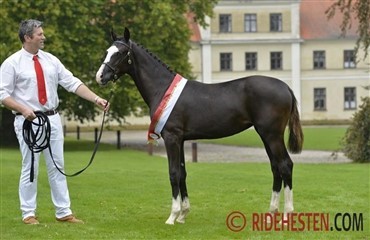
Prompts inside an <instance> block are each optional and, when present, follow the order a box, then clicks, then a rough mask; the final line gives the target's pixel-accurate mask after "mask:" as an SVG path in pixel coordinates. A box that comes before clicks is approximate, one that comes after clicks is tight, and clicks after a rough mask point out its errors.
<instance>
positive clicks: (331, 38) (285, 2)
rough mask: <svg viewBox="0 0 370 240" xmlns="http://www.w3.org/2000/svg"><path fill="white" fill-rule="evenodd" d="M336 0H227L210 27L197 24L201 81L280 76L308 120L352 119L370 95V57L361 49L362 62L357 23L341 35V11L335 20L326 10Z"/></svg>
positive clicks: (195, 62)
mask: <svg viewBox="0 0 370 240" xmlns="http://www.w3.org/2000/svg"><path fill="white" fill-rule="evenodd" d="M332 3H333V2H332V1H313V0H302V1H300V0H271V1H270V0H220V1H219V2H218V4H217V5H216V6H215V8H214V16H213V18H209V19H208V23H209V26H208V27H207V28H205V29H203V28H201V27H199V26H198V25H197V24H196V23H194V22H191V23H190V25H191V28H192V30H193V36H192V38H191V44H192V50H191V52H190V53H189V59H190V62H191V63H192V67H193V74H194V75H195V76H197V79H196V80H197V81H201V82H205V83H217V82H223V81H227V80H231V79H236V78H240V77H244V76H250V75H267V76H272V77H276V78H279V79H281V80H283V81H284V82H286V83H287V84H288V85H289V86H290V87H291V88H292V89H293V91H294V93H295V95H296V98H297V100H298V102H299V109H300V112H301V119H302V120H348V119H350V118H351V117H352V115H353V113H354V112H355V111H356V110H357V109H358V107H359V105H360V104H361V97H365V96H370V94H369V90H366V89H365V88H364V86H369V85H370V77H369V74H370V73H369V67H370V65H369V58H370V57H369V56H368V57H367V59H364V53H363V52H361V51H360V52H359V56H357V60H358V61H356V59H355V57H354V47H355V43H356V40H357V35H356V31H355V30H356V26H357V23H356V21H354V22H353V23H352V29H351V30H350V31H348V32H347V34H346V37H345V38H344V37H341V31H340V23H341V20H342V16H341V14H340V13H337V14H336V15H335V16H334V18H333V19H331V20H328V18H327V16H326V14H325V11H326V10H327V9H328V8H329V6H330V5H331V4H332ZM189 19H190V20H191V17H189ZM369 55H370V54H369ZM256 104H258V103H256Z"/></svg>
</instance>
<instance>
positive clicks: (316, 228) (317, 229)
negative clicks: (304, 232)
mask: <svg viewBox="0 0 370 240" xmlns="http://www.w3.org/2000/svg"><path fill="white" fill-rule="evenodd" d="M319 217H320V213H314V214H313V230H314V231H315V232H317V231H320V228H319V227H318V226H317V225H318V223H319Z"/></svg>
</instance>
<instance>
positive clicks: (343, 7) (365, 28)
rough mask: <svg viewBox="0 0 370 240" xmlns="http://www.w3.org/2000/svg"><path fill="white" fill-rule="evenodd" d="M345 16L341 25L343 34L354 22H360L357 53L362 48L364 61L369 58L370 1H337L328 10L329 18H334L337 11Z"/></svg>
mask: <svg viewBox="0 0 370 240" xmlns="http://www.w3.org/2000/svg"><path fill="white" fill-rule="evenodd" d="M337 10H339V11H340V12H341V13H342V14H343V20H342V24H341V26H340V27H341V31H342V34H343V35H345V34H346V31H347V30H348V29H350V28H351V26H352V21H353V20H354V19H356V21H358V22H359V25H358V29H357V33H358V35H359V38H358V39H357V42H356V48H355V52H356V53H358V50H359V49H360V46H361V45H362V48H363V50H364V52H365V56H364V59H365V58H366V57H367V54H368V50H369V46H370V21H369V19H370V1H369V0H336V1H335V2H334V3H333V4H332V5H331V6H330V7H329V9H327V10H326V14H327V16H328V18H332V17H333V16H334V15H335V14H336V11H337ZM353 15H354V16H353Z"/></svg>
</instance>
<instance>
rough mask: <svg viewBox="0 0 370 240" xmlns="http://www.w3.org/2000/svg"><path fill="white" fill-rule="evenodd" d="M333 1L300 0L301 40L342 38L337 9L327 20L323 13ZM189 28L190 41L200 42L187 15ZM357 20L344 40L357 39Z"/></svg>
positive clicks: (195, 29) (341, 15)
mask: <svg viewBox="0 0 370 240" xmlns="http://www.w3.org/2000/svg"><path fill="white" fill-rule="evenodd" d="M333 3H335V0H301V2H300V35H301V38H302V39H307V40H308V39H337V38H340V37H341V36H342V31H341V29H340V26H341V24H342V20H343V14H342V13H341V12H340V11H339V10H338V9H337V11H336V12H335V15H334V16H333V17H332V18H331V19H328V17H327V14H326V13H325V11H326V10H327V9H328V8H329V7H330V6H331V5H332V4H333ZM187 19H188V24H189V28H190V29H191V31H192V36H191V38H190V41H192V42H199V41H200V40H201V35H200V29H199V25H198V24H197V22H196V21H195V20H194V14H193V13H188V14H187ZM357 28H358V20H357V19H354V18H352V22H351V28H350V29H348V30H347V32H346V36H345V37H346V38H357V37H358V34H357V33H356V31H357Z"/></svg>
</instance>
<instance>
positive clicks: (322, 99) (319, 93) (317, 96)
mask: <svg viewBox="0 0 370 240" xmlns="http://www.w3.org/2000/svg"><path fill="white" fill-rule="evenodd" d="M313 95H314V96H313V101H314V104H313V105H314V110H315V111H322V110H326V89H325V88H314V90H313Z"/></svg>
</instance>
